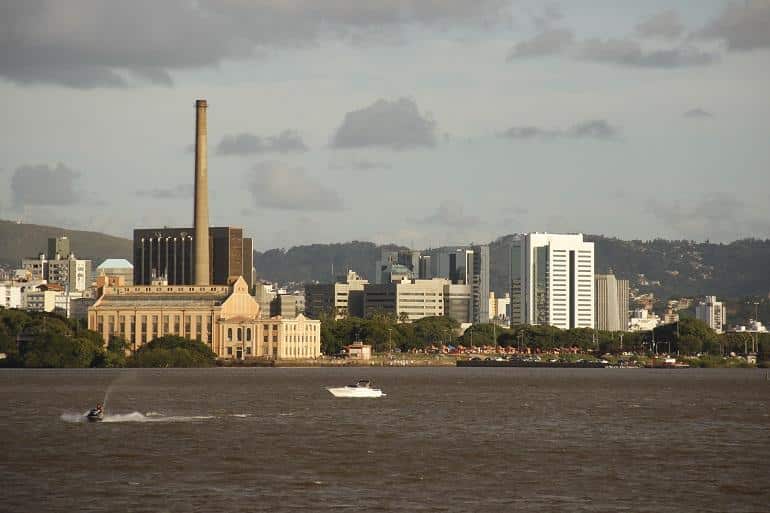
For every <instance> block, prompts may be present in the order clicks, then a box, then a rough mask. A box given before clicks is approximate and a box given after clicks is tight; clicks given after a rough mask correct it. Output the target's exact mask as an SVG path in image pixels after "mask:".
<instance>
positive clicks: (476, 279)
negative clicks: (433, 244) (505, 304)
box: [432, 245, 490, 323]
mask: <svg viewBox="0 0 770 513" xmlns="http://www.w3.org/2000/svg"><path fill="white" fill-rule="evenodd" d="M489 276H490V274H489V246H487V245H474V246H470V247H459V248H444V249H441V250H438V251H437V252H436V254H434V255H433V258H432V277H434V278H443V279H446V280H449V281H450V282H451V283H452V284H455V285H468V286H469V287H470V288H471V297H470V305H469V311H470V322H474V323H487V322H489V290H490V289H489Z"/></svg>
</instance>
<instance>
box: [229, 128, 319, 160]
mask: <svg viewBox="0 0 770 513" xmlns="http://www.w3.org/2000/svg"><path fill="white" fill-rule="evenodd" d="M307 150H308V147H307V146H306V145H305V142H304V141H303V140H302V137H301V136H300V135H299V134H298V133H297V132H296V131H294V130H284V131H283V132H281V133H280V134H278V135H271V136H268V137H260V136H258V135H252V134H247V133H242V134H237V135H226V136H224V137H223V138H222V140H221V141H220V142H219V144H218V145H217V154H219V155H251V154H255V153H293V152H303V151H307Z"/></svg>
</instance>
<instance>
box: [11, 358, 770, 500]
mask: <svg viewBox="0 0 770 513" xmlns="http://www.w3.org/2000/svg"><path fill="white" fill-rule="evenodd" d="M359 377H367V378H371V379H373V380H374V382H375V384H376V385H378V386H380V387H381V388H382V389H383V391H384V392H385V393H387V394H388V395H387V397H384V398H380V399H336V398H334V397H332V396H331V395H330V394H329V393H328V392H327V391H326V390H325V389H324V387H325V386H339V385H344V384H346V383H348V382H351V381H353V380H355V379H357V378H359ZM105 395H107V396H108V397H107V405H106V413H107V414H106V417H105V421H104V422H102V423H85V422H82V419H81V417H80V416H81V415H82V414H83V413H84V412H85V411H86V410H87V409H88V408H89V407H91V406H92V405H93V404H94V403H96V402H98V401H102V400H104V398H105ZM0 405H2V409H0V482H1V483H2V488H3V491H2V497H1V498H0V510H2V511H9V512H10V511H18V512H32V511H34V512H44V511H56V512H60V511H78V512H88V511H146V512H163V511H169V512H177V511H179V512H186V511H205V512H208V511H221V512H236V511H331V510H335V511H336V510H343V511H345V510H346V511H484V512H487V511H527V512H528V511H542V512H553V511H569V512H580V511H591V512H594V511H602V512H604V511H606V512H617V511H629V512H648V511H649V512H656V513H659V512H668V511H670V512H683V511H693V512H709V511H714V512H724V511H730V512H743V511H746V512H760V511H763V512H764V511H770V486H769V485H770V416H769V415H770V382H769V381H766V371H764V370H670V371H669V370H644V369H520V368H489V369H485V368H462V369H458V368H399V369H393V368H374V369H361V368H341V369H337V368H334V369H293V368H292V369H288V368H257V369H203V370H199V369H194V370H183V369H177V370H150V369H141V370H127V369H125V370H50V371H49V370H4V371H0Z"/></svg>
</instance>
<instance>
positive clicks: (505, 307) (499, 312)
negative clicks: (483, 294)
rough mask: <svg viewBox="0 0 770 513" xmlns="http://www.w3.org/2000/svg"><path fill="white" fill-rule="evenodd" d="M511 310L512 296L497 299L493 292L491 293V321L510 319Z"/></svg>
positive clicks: (506, 295) (508, 294)
mask: <svg viewBox="0 0 770 513" xmlns="http://www.w3.org/2000/svg"><path fill="white" fill-rule="evenodd" d="M510 310H511V294H510V293H506V294H505V296H504V297H496V296H495V293H494V292H493V291H490V292H489V319H490V320H492V319H497V320H501V321H505V320H508V319H509V316H510Z"/></svg>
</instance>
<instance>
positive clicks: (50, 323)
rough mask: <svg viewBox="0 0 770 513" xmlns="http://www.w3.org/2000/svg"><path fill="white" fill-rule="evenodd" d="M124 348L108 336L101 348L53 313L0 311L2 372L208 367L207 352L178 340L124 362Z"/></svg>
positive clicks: (94, 336)
mask: <svg viewBox="0 0 770 513" xmlns="http://www.w3.org/2000/svg"><path fill="white" fill-rule="evenodd" d="M127 349H128V343H127V342H126V341H125V340H123V339H122V338H120V337H112V338H111V339H110V343H109V344H108V345H107V346H106V347H105V346H104V343H103V341H102V338H101V336H100V335H99V334H98V333H96V332H95V331H90V330H87V329H85V328H83V327H82V326H81V325H79V324H78V323H77V322H75V321H71V320H68V319H65V318H64V317H61V316H59V315H55V314H49V313H33V312H25V311H21V310H6V309H2V308H0V353H5V355H6V358H5V359H2V360H0V366H3V367H47V368H72V367H124V366H132V367H208V366H211V365H213V364H214V361H215V358H216V357H215V355H214V353H213V352H212V351H211V349H210V348H209V347H208V346H207V345H205V344H203V343H201V342H197V341H190V340H187V339H184V338H181V337H163V338H159V339H156V340H153V341H151V342H150V343H148V344H147V345H146V346H144V347H143V348H141V349H140V350H139V351H137V352H136V354H134V355H132V356H130V357H127V356H126V352H127V351H126V350H127Z"/></svg>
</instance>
